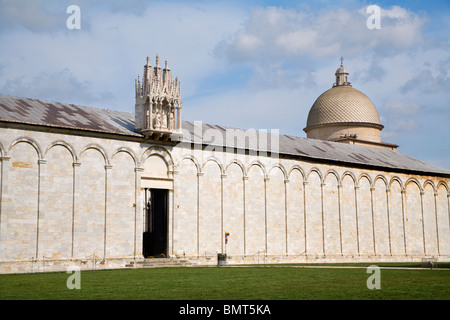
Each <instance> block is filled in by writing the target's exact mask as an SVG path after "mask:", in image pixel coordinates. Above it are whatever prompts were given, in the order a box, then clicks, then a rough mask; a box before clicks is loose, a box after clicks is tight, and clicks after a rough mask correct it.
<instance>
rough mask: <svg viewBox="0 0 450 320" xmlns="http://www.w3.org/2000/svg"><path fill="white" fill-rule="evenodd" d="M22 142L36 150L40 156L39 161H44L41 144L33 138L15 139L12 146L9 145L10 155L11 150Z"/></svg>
mask: <svg viewBox="0 0 450 320" xmlns="http://www.w3.org/2000/svg"><path fill="white" fill-rule="evenodd" d="M21 142H25V143H28V144H30V145H31V146H32V147H33V148H34V149H35V150H36V153H37V155H38V159H39V160H42V159H43V157H42V149H41V147H40V146H39V144H38V143H37V142H36V140H34V139H32V138H29V137H24V136H23V137H19V138H17V139H15V140H14V141H13V142H11V144H10V145H9V148H8V154H9V153H10V152H11V150H12V149H13V148H14V146H15V145H16V144H18V143H21Z"/></svg>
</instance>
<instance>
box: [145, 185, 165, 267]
mask: <svg viewBox="0 0 450 320" xmlns="http://www.w3.org/2000/svg"><path fill="white" fill-rule="evenodd" d="M143 191H144V201H145V203H144V236H143V248H142V252H143V255H144V258H147V257H155V258H163V257H166V256H167V232H168V231H167V215H168V203H167V201H168V190H167V189H153V188H145V189H144V190H143Z"/></svg>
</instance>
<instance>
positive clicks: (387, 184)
mask: <svg viewBox="0 0 450 320" xmlns="http://www.w3.org/2000/svg"><path fill="white" fill-rule="evenodd" d="M378 180H382V181H383V182H384V186H385V188H386V190H388V188H389V182H388V180H387V179H386V177H385V176H383V175H382V174H379V175H377V176H376V177H375V179H373V186H374V187H375V186H376V184H377V181H378Z"/></svg>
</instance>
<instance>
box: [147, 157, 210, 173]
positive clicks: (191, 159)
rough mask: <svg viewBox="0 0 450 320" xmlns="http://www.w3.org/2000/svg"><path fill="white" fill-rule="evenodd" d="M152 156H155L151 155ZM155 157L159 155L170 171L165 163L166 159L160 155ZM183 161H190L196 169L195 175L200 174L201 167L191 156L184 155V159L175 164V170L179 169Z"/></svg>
mask: <svg viewBox="0 0 450 320" xmlns="http://www.w3.org/2000/svg"><path fill="white" fill-rule="evenodd" d="M152 155H155V154H152ZM157 155H159V156H160V157H162V158H163V159H164V161H166V164H167V166H168V168H169V170H170V166H169V165H170V164H169V163H168V162H167V159H166V158H164V157H163V156H162V155H161V154H157ZM185 160H190V161H192V162H193V163H194V165H195V167H196V169H197V173H200V172H202V167H201V165H200V164H199V162H198V161H197V159H196V158H195V157H194V156H193V155H186V156H184V157H182V158H181V159H180V160H179V161H178V163H177V165H176V166H177V168H179V167H180V166H181V163H182V162H183V161H185Z"/></svg>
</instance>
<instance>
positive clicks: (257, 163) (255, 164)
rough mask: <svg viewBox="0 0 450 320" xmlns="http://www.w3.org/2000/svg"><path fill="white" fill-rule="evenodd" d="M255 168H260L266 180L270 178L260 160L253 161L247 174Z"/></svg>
mask: <svg viewBox="0 0 450 320" xmlns="http://www.w3.org/2000/svg"><path fill="white" fill-rule="evenodd" d="M253 166H258V167H260V168H261V170H262V172H263V174H264V178H267V177H268V175H267V170H266V167H265V166H264V165H263V164H262V163H261V162H260V161H259V160H256V161H253V162H251V163H250V164H249V165H248V168H247V173H248V172H249V171H250V169H251V167H253Z"/></svg>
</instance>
